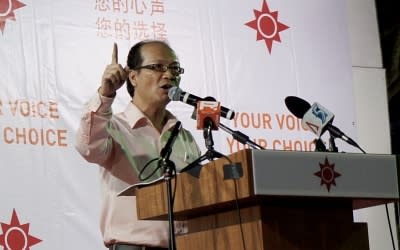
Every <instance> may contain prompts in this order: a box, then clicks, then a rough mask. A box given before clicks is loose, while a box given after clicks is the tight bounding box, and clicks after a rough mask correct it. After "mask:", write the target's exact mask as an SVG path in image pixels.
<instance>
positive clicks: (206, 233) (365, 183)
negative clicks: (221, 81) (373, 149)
mask: <svg viewBox="0 0 400 250" xmlns="http://www.w3.org/2000/svg"><path fill="white" fill-rule="evenodd" d="M228 158H229V159H230V161H232V162H233V163H239V164H238V165H236V167H232V165H228V166H226V164H228V163H229V162H228V160H227V159H224V158H221V159H218V160H215V161H213V162H209V163H208V164H206V165H204V166H202V167H201V168H200V175H199V176H198V177H195V176H192V175H191V174H189V173H188V172H184V173H181V174H179V175H178V176H177V177H176V178H175V179H174V180H173V181H172V186H173V187H174V185H175V181H177V183H176V194H175V202H174V216H175V220H186V221H187V222H188V233H186V234H183V235H178V236H177V237H176V247H177V249H178V250H204V249H207V250H242V249H246V250H263V249H265V250H275V249H280V250H281V249H283V250H295V249H296V250H298V249H307V250H308V249H317V250H338V249H341V250H345V249H358V250H361V249H369V243H368V229H367V225H366V223H355V222H354V221H353V210H354V209H357V208H362V207H368V206H374V205H378V204H384V203H389V202H393V201H396V200H398V184H397V183H398V181H397V169H396V164H397V163H396V157H395V156H391V155H366V154H350V153H326V152H293V151H290V152H289V151H269V150H249V149H246V150H242V151H238V152H236V153H234V154H232V155H230V156H229V157H228ZM232 173H233V174H234V175H235V174H236V175H237V174H241V177H240V178H239V179H236V180H234V179H231V178H230V177H231V176H232ZM235 186H236V188H235ZM135 192H136V199H137V211H138V217H139V219H152V220H154V219H157V220H167V214H168V207H167V187H166V184H165V182H164V181H161V182H158V183H154V184H152V185H148V186H144V187H141V188H136V190H135ZM236 201H238V204H239V207H240V210H238V209H237V206H236ZM243 244H245V247H244V246H243Z"/></svg>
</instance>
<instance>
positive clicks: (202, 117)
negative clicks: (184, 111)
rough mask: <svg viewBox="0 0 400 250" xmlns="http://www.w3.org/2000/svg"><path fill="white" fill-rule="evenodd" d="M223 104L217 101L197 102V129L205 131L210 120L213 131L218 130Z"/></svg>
mask: <svg viewBox="0 0 400 250" xmlns="http://www.w3.org/2000/svg"><path fill="white" fill-rule="evenodd" d="M220 114H221V104H220V103H219V102H215V101H198V102H197V116H196V120H197V129H204V123H205V121H207V119H209V120H210V121H211V122H212V128H211V129H212V130H218V125H219V118H220Z"/></svg>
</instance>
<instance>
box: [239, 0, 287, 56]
mask: <svg viewBox="0 0 400 250" xmlns="http://www.w3.org/2000/svg"><path fill="white" fill-rule="evenodd" d="M253 11H254V15H255V17H256V19H254V20H253V21H250V22H248V23H246V25H247V26H249V27H250V28H253V29H255V30H257V41H259V40H261V39H264V41H265V44H266V45H267V48H268V51H269V53H270V54H271V51H272V43H273V41H277V42H281V37H280V36H279V32H281V31H283V30H285V29H288V28H289V27H288V26H286V25H285V24H283V23H280V22H278V11H274V12H271V11H270V10H269V8H268V4H267V2H266V1H265V0H264V2H263V5H262V9H261V11H259V10H253Z"/></svg>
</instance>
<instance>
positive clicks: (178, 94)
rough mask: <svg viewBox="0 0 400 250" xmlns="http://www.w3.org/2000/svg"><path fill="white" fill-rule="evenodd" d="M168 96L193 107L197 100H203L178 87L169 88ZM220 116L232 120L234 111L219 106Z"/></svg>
mask: <svg viewBox="0 0 400 250" xmlns="http://www.w3.org/2000/svg"><path fill="white" fill-rule="evenodd" d="M168 97H169V99H170V100H172V101H181V102H184V103H186V104H189V105H192V106H194V107H197V103H198V102H199V101H203V100H204V99H203V98H201V97H198V96H195V95H192V94H189V93H187V92H185V91H183V90H182V89H180V88H178V87H172V88H170V89H169V91H168ZM221 116H222V117H224V118H226V119H228V120H232V119H233V117H235V111H233V110H231V109H228V108H226V107H224V106H221Z"/></svg>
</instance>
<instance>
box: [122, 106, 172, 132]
mask: <svg viewBox="0 0 400 250" xmlns="http://www.w3.org/2000/svg"><path fill="white" fill-rule="evenodd" d="M124 116H125V119H126V121H127V123H128V124H129V126H130V127H131V128H138V127H143V126H146V125H150V124H151V121H150V120H149V118H147V116H146V115H145V114H143V112H142V111H141V110H140V109H139V108H138V107H137V106H136V105H135V104H133V103H132V102H129V104H128V106H127V107H126V109H125V111H124ZM176 122H177V118H176V117H175V116H174V115H173V114H172V113H171V112H169V111H168V110H167V122H166V123H165V126H164V128H163V131H165V130H168V129H170V128H171V127H173V126H174V125H175V123H176Z"/></svg>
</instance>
